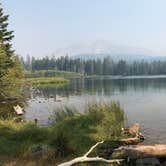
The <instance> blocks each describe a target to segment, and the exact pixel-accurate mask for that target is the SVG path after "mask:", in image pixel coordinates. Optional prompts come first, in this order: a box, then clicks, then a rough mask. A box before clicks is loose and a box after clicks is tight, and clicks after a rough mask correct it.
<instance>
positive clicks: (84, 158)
mask: <svg viewBox="0 0 166 166" xmlns="http://www.w3.org/2000/svg"><path fill="white" fill-rule="evenodd" d="M102 143H103V141H101V142H98V143H96V144H95V145H94V146H92V147H91V148H90V150H89V151H88V152H87V153H85V154H84V155H83V156H81V157H77V158H75V159H73V160H70V161H68V162H65V163H62V164H59V165H58V166H72V165H74V164H78V163H86V162H97V161H100V162H105V163H117V164H120V162H122V161H123V159H113V160H107V159H105V158H102V157H98V156H97V157H88V155H89V154H90V153H91V152H92V151H93V150H94V149H95V148H96V147H97V146H98V145H99V144H102Z"/></svg>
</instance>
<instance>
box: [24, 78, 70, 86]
mask: <svg viewBox="0 0 166 166" xmlns="http://www.w3.org/2000/svg"><path fill="white" fill-rule="evenodd" d="M26 80H27V81H28V82H30V83H31V84H33V85H47V84H65V83H68V82H69V80H67V79H64V78H61V77H47V78H46V77H36V78H27V79H26Z"/></svg>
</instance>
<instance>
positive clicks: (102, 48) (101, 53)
mask: <svg viewBox="0 0 166 166" xmlns="http://www.w3.org/2000/svg"><path fill="white" fill-rule="evenodd" d="M56 55H59V56H64V55H69V56H70V57H72V58H81V59H84V60H87V59H98V58H100V59H103V58H104V57H107V56H110V57H112V59H113V60H115V61H118V60H120V59H123V60H126V61H134V60H138V61H139V60H143V59H144V60H146V61H152V60H166V57H164V56H159V55H158V54H156V53H154V52H152V51H151V50H148V49H144V48H136V47H131V46H123V45H115V44H112V43H110V42H108V41H105V40H98V41H95V42H93V43H90V44H84V43H81V44H75V45H72V46H69V47H67V48H65V49H59V50H57V51H56Z"/></svg>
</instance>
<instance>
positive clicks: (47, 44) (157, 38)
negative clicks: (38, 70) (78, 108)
mask: <svg viewBox="0 0 166 166" xmlns="http://www.w3.org/2000/svg"><path fill="white" fill-rule="evenodd" d="M1 1H2V5H3V7H4V10H5V13H6V14H9V15H10V18H9V23H10V27H9V28H10V29H11V30H14V31H15V38H14V40H13V46H14V48H15V49H16V52H17V53H18V54H20V55H22V56H26V55H27V54H29V55H31V56H35V57H42V56H45V55H51V54H53V53H54V52H56V50H57V49H59V48H61V49H63V48H65V47H68V46H70V45H72V44H78V43H86V42H87V43H91V42H94V41H96V40H107V41H110V42H111V43H113V44H114V43H116V44H120V45H127V46H134V47H138V48H146V49H149V50H152V51H153V52H155V53H156V54H158V55H159V54H161V55H166V46H165V44H166V0H1ZM55 56H56V55H55Z"/></svg>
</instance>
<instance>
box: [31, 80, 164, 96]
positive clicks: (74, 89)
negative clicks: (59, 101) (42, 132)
mask: <svg viewBox="0 0 166 166" xmlns="http://www.w3.org/2000/svg"><path fill="white" fill-rule="evenodd" d="M165 88H166V78H159V79H104V78H97V79H95V78H93V79H83V78H82V79H73V80H71V83H70V84H69V85H65V86H60V87H57V86H54V85H50V86H44V87H43V86H41V87H38V88H37V89H36V91H34V95H35V96H40V97H46V98H49V97H50V95H54V96H56V95H61V96H66V97H69V96H71V95H82V94H85V93H86V94H91V95H106V96H110V95H113V94H115V93H118V92H119V93H125V92H127V91H132V92H135V93H136V92H137V91H147V90H148V91H149V90H153V91H154V90H155V91H158V90H161V89H165Z"/></svg>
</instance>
